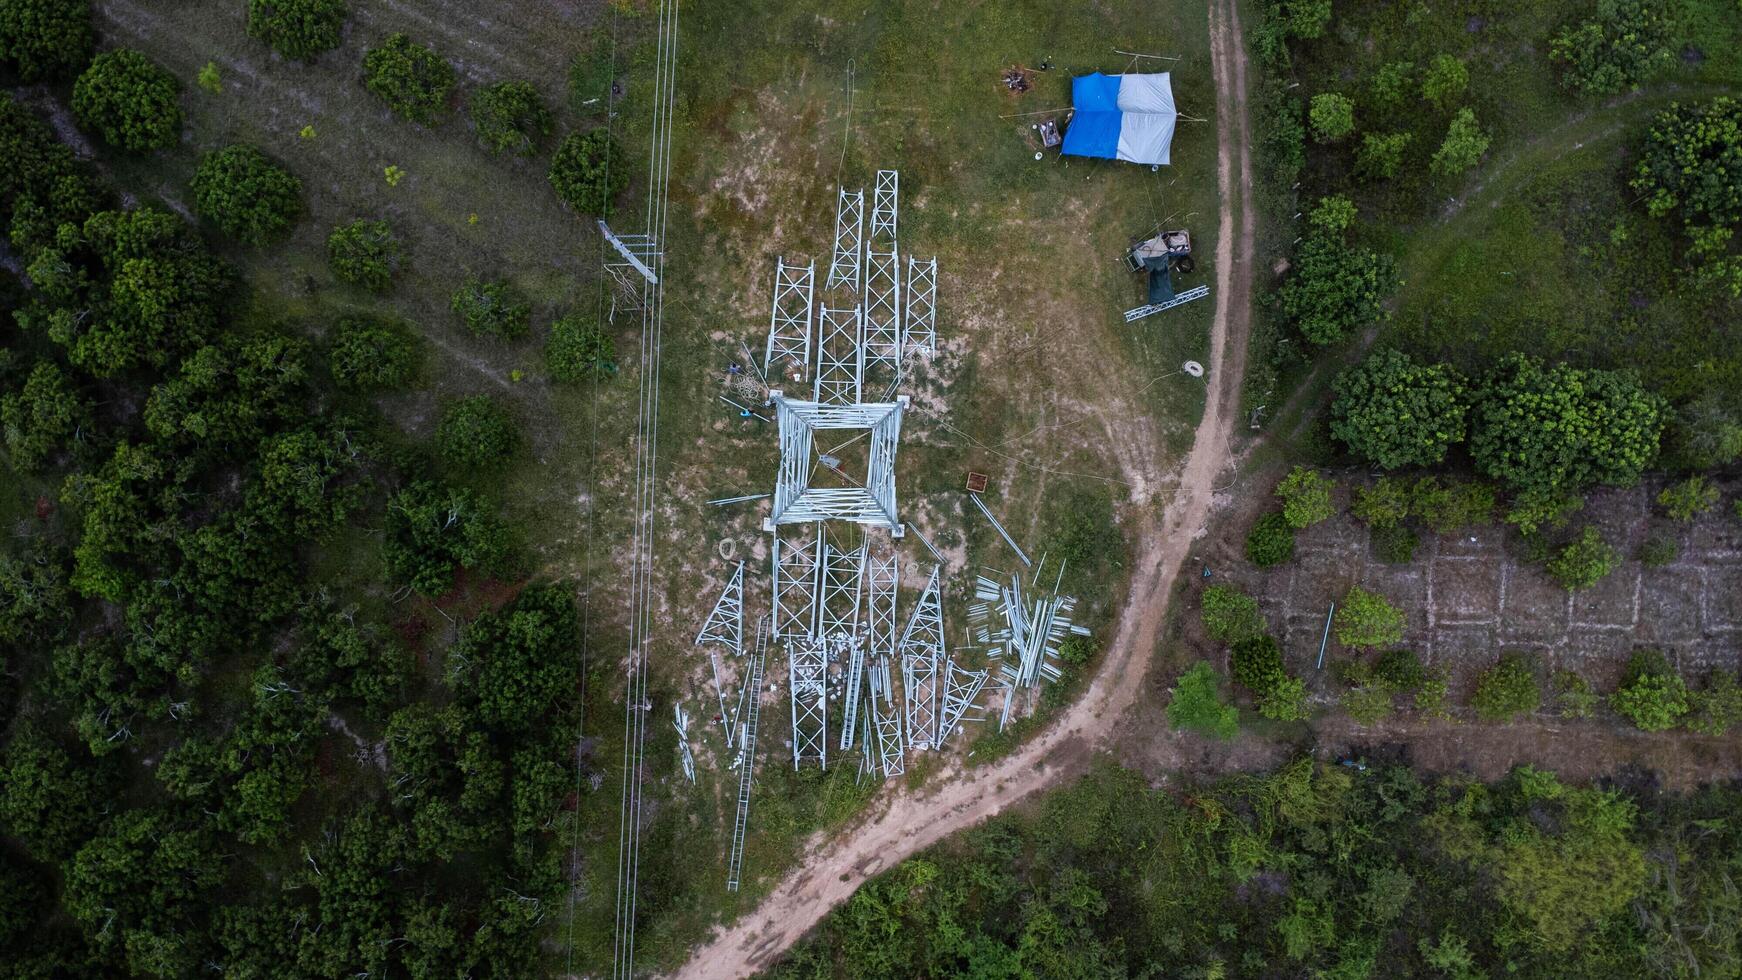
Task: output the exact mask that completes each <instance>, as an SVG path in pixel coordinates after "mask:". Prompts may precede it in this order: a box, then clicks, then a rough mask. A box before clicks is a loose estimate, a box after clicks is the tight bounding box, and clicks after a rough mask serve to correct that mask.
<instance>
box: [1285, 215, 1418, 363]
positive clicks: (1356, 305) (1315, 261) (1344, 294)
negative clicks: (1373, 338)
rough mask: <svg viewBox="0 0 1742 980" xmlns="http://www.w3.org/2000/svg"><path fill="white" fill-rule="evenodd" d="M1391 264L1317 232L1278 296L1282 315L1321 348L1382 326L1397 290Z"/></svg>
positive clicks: (1304, 246) (1311, 235)
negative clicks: (1390, 297)
mask: <svg viewBox="0 0 1742 980" xmlns="http://www.w3.org/2000/svg"><path fill="white" fill-rule="evenodd" d="M1395 278H1396V277H1395V274H1394V272H1393V270H1392V263H1391V260H1390V259H1389V258H1385V257H1381V256H1380V255H1379V254H1378V253H1376V252H1374V251H1372V250H1371V249H1361V248H1353V247H1351V246H1349V245H1348V244H1346V243H1345V242H1344V241H1343V240H1342V239H1341V238H1340V237H1339V236H1336V235H1329V234H1325V233H1323V232H1317V231H1312V232H1309V233H1308V234H1307V236H1306V241H1305V243H1304V244H1302V245H1301V248H1300V251H1299V252H1298V253H1296V255H1295V265H1294V270H1293V272H1291V273H1290V274H1289V277H1288V279H1287V280H1286V281H1285V282H1284V283H1283V284H1282V287H1281V288H1280V289H1278V290H1277V299H1278V301H1279V302H1280V303H1281V306H1282V312H1283V314H1284V315H1285V316H1287V317H1288V319H1289V321H1290V322H1291V323H1293V324H1294V325H1295V326H1296V327H1297V328H1298V329H1299V330H1300V332H1301V335H1302V336H1304V337H1305V338H1306V339H1307V340H1308V341H1309V342H1310V343H1313V344H1316V345H1318V346H1320V347H1324V346H1328V345H1330V344H1334V343H1336V342H1338V341H1339V340H1342V339H1343V338H1344V337H1345V336H1347V335H1348V334H1349V333H1350V332H1351V331H1353V330H1356V329H1357V328H1360V327H1364V326H1366V325H1367V324H1369V323H1374V322H1377V321H1378V320H1379V319H1380V318H1381V317H1382V315H1383V314H1384V307H1383V306H1382V303H1383V302H1384V299H1385V296H1386V295H1387V294H1389V293H1390V292H1391V290H1392V288H1393V286H1394V284H1395Z"/></svg>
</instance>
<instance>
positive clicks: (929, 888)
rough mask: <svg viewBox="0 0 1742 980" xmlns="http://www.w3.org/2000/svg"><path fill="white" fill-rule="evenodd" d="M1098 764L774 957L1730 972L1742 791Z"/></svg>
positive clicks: (1227, 973)
mask: <svg viewBox="0 0 1742 980" xmlns="http://www.w3.org/2000/svg"><path fill="white" fill-rule="evenodd" d="M1350 761H1351V764H1350V765H1346V766H1339V765H1333V764H1329V763H1315V762H1314V761H1312V760H1310V759H1300V760H1298V761H1296V762H1294V763H1291V764H1289V765H1287V766H1285V767H1283V768H1282V769H1280V770H1278V771H1276V772H1274V773H1271V774H1268V775H1239V776H1231V777H1227V778H1224V779H1220V780H1218V781H1215V782H1211V783H1208V784H1203V785H1192V784H1185V785H1179V786H1175V787H1172V788H1169V789H1161V790H1158V789H1154V788H1152V787H1150V786H1148V785H1146V784H1145V782H1144V779H1143V778H1142V777H1141V776H1140V775H1139V774H1137V773H1134V772H1131V771H1129V770H1125V769H1121V768H1118V767H1115V766H1113V765H1111V764H1106V765H1103V766H1102V767H1101V768H1099V769H1097V770H1096V771H1095V772H1094V773H1092V774H1091V775H1090V776H1088V777H1086V778H1084V779H1083V780H1081V781H1080V782H1078V783H1077V784H1076V785H1074V786H1072V787H1070V788H1068V789H1065V790H1060V791H1058V792H1056V793H1054V794H1052V795H1051V796H1049V797H1048V798H1046V799H1045V800H1044V802H1043V803H1042V804H1041V805H1039V806H1037V807H1034V808H1032V809H1031V810H1029V811H1026V812H1022V813H1018V814H1009V815H1005V816H1002V817H999V818H997V819H995V820H993V821H992V822H991V823H990V824H987V825H986V826H983V827H980V828H977V829H975V830H973V831H970V832H968V833H966V834H964V835H962V836H961V837H960V838H958V839H954V840H952V841H950V842H949V843H946V844H943V845H940V846H938V847H935V848H933V849H932V850H930V851H927V852H925V853H923V854H921V855H919V856H918V857H915V858H913V859H910V860H908V861H905V862H903V863H902V864H900V865H899V866H897V867H895V868H894V869H892V870H890V871H888V872H886V873H885V874H883V875H881V876H880V877H878V878H877V879H875V880H874V881H872V882H870V883H868V884H866V885H865V886H864V887H863V888H861V889H860V890H859V892H858V893H857V894H856V895H854V897H853V898H852V899H851V900H850V901H849V902H848V903H847V904H845V905H843V906H841V907H840V908H838V909H836V910H835V911H834V912H833V913H832V914H831V915H830V916H829V918H828V919H827V920H826V921H825V922H824V923H823V925H822V926H820V927H819V928H818V930H817V931H816V933H815V934H814V935H812V936H811V937H810V938H809V939H808V940H807V941H806V942H805V943H803V944H802V945H800V946H799V947H797V948H796V949H794V950H793V952H792V953H791V954H789V955H788V956H787V958H786V959H785V960H784V961H782V962H781V963H780V964H779V965H778V966H777V967H775V968H774V969H773V970H771V971H770V975H772V976H777V977H920V976H926V977H953V976H971V977H1025V976H1046V977H1123V976H1130V977H1196V978H1212V977H1237V976H1238V977H1263V976H1320V977H1399V976H1421V977H1451V978H1462V977H1485V976H1502V975H1515V976H1524V977H1575V976H1576V977H1634V976H1708V977H1733V976H1737V975H1738V971H1739V970H1742V893H1739V892H1738V890H1737V881H1738V880H1739V879H1742V824H1739V823H1738V820H1737V817H1736V814H1737V813H1738V812H1739V804H1742V793H1738V792H1737V790H1736V789H1734V788H1710V789H1706V790H1703V791H1701V792H1699V793H1696V794H1693V795H1686V796H1682V795H1673V794H1666V793H1662V792H1660V791H1658V790H1656V789H1655V788H1654V787H1653V786H1652V785H1651V784H1650V783H1649V781H1645V780H1641V781H1639V782H1637V783H1633V784H1629V785H1625V786H1622V785H1602V786H1593V787H1588V788H1579V787H1574V786H1569V785H1567V784H1565V783H1562V782H1561V781H1560V780H1559V779H1557V778H1556V777H1555V776H1554V774H1552V773H1549V772H1544V771H1540V770H1535V769H1530V768H1521V769H1518V770H1516V771H1514V772H1513V773H1512V774H1511V776H1509V777H1508V778H1506V779H1504V780H1502V781H1500V782H1497V783H1493V784H1485V783H1481V782H1477V781H1474V780H1471V779H1468V778H1461V777H1452V778H1446V779H1437V780H1435V779H1424V778H1423V777H1421V776H1419V775H1417V774H1416V773H1415V772H1413V771H1412V770H1411V769H1410V768H1408V767H1406V766H1401V765H1374V766H1368V765H1366V764H1365V763H1361V762H1356V761H1354V760H1350Z"/></svg>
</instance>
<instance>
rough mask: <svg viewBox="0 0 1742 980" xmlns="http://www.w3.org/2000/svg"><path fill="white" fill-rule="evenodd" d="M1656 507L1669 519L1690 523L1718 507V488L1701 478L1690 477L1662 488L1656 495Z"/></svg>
mask: <svg viewBox="0 0 1742 980" xmlns="http://www.w3.org/2000/svg"><path fill="white" fill-rule="evenodd" d="M1657 505H1658V506H1659V507H1662V508H1663V510H1664V513H1666V514H1668V515H1669V516H1670V518H1671V519H1673V520H1678V521H1682V522H1684V523H1687V522H1691V521H1693V519H1694V518H1696V517H1699V516H1700V515H1701V514H1705V513H1709V512H1710V511H1711V510H1712V508H1714V507H1716V506H1718V488H1717V486H1715V485H1714V484H1713V483H1712V481H1710V480H1708V479H1706V478H1705V477H1703V476H1690V477H1688V478H1687V479H1686V480H1683V481H1681V482H1680V483H1677V484H1673V485H1671V486H1667V487H1664V488H1663V491H1662V492H1661V493H1659V494H1658V495H1657Z"/></svg>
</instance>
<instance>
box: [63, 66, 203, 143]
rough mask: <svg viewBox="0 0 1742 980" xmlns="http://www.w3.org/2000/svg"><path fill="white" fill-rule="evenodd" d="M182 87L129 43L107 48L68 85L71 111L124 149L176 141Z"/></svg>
mask: <svg viewBox="0 0 1742 980" xmlns="http://www.w3.org/2000/svg"><path fill="white" fill-rule="evenodd" d="M180 92H181V86H180V84H178V83H177V82H176V80H175V76H174V75H171V74H170V73H169V72H167V71H165V70H164V69H163V68H161V67H159V66H158V65H157V63H156V62H153V61H152V60H151V59H149V58H147V57H145V56H144V55H142V54H140V53H139V52H137V51H134V50H131V49H129V48H120V49H118V50H115V51H106V52H104V53H103V54H100V55H98V56H97V57H96V58H94V59H92V60H91V67H89V68H86V69H85V72H84V74H82V75H80V76H79V80H78V81H77V82H75V83H74V84H73V115H74V116H76V117H77V118H78V120H79V125H81V126H83V127H85V128H86V129H91V130H95V131H96V133H97V135H98V136H101V137H102V138H103V142H105V143H108V144H109V145H110V146H114V147H118V148H120V149H123V150H134V151H140V150H161V149H164V148H166V147H170V146H174V145H175V144H176V143H178V142H180V141H181V106H180V105H179V104H178V102H179V98H180Z"/></svg>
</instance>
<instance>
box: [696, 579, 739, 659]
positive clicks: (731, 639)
mask: <svg viewBox="0 0 1742 980" xmlns="http://www.w3.org/2000/svg"><path fill="white" fill-rule="evenodd" d="M705 643H718V644H720V645H722V646H724V647H727V648H729V649H730V650H731V651H732V654H733V656H740V657H741V656H743V655H744V563H743V562H739V563H738V567H737V569H736V570H734V571H733V572H732V577H731V578H730V579H728V580H726V587H725V588H724V589H722V590H720V598H718V599H716V600H714V610H713V612H710V613H708V618H707V621H706V622H704V623H702V628H701V630H700V631H699V632H697V633H696V646H702V645H703V644H705Z"/></svg>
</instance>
